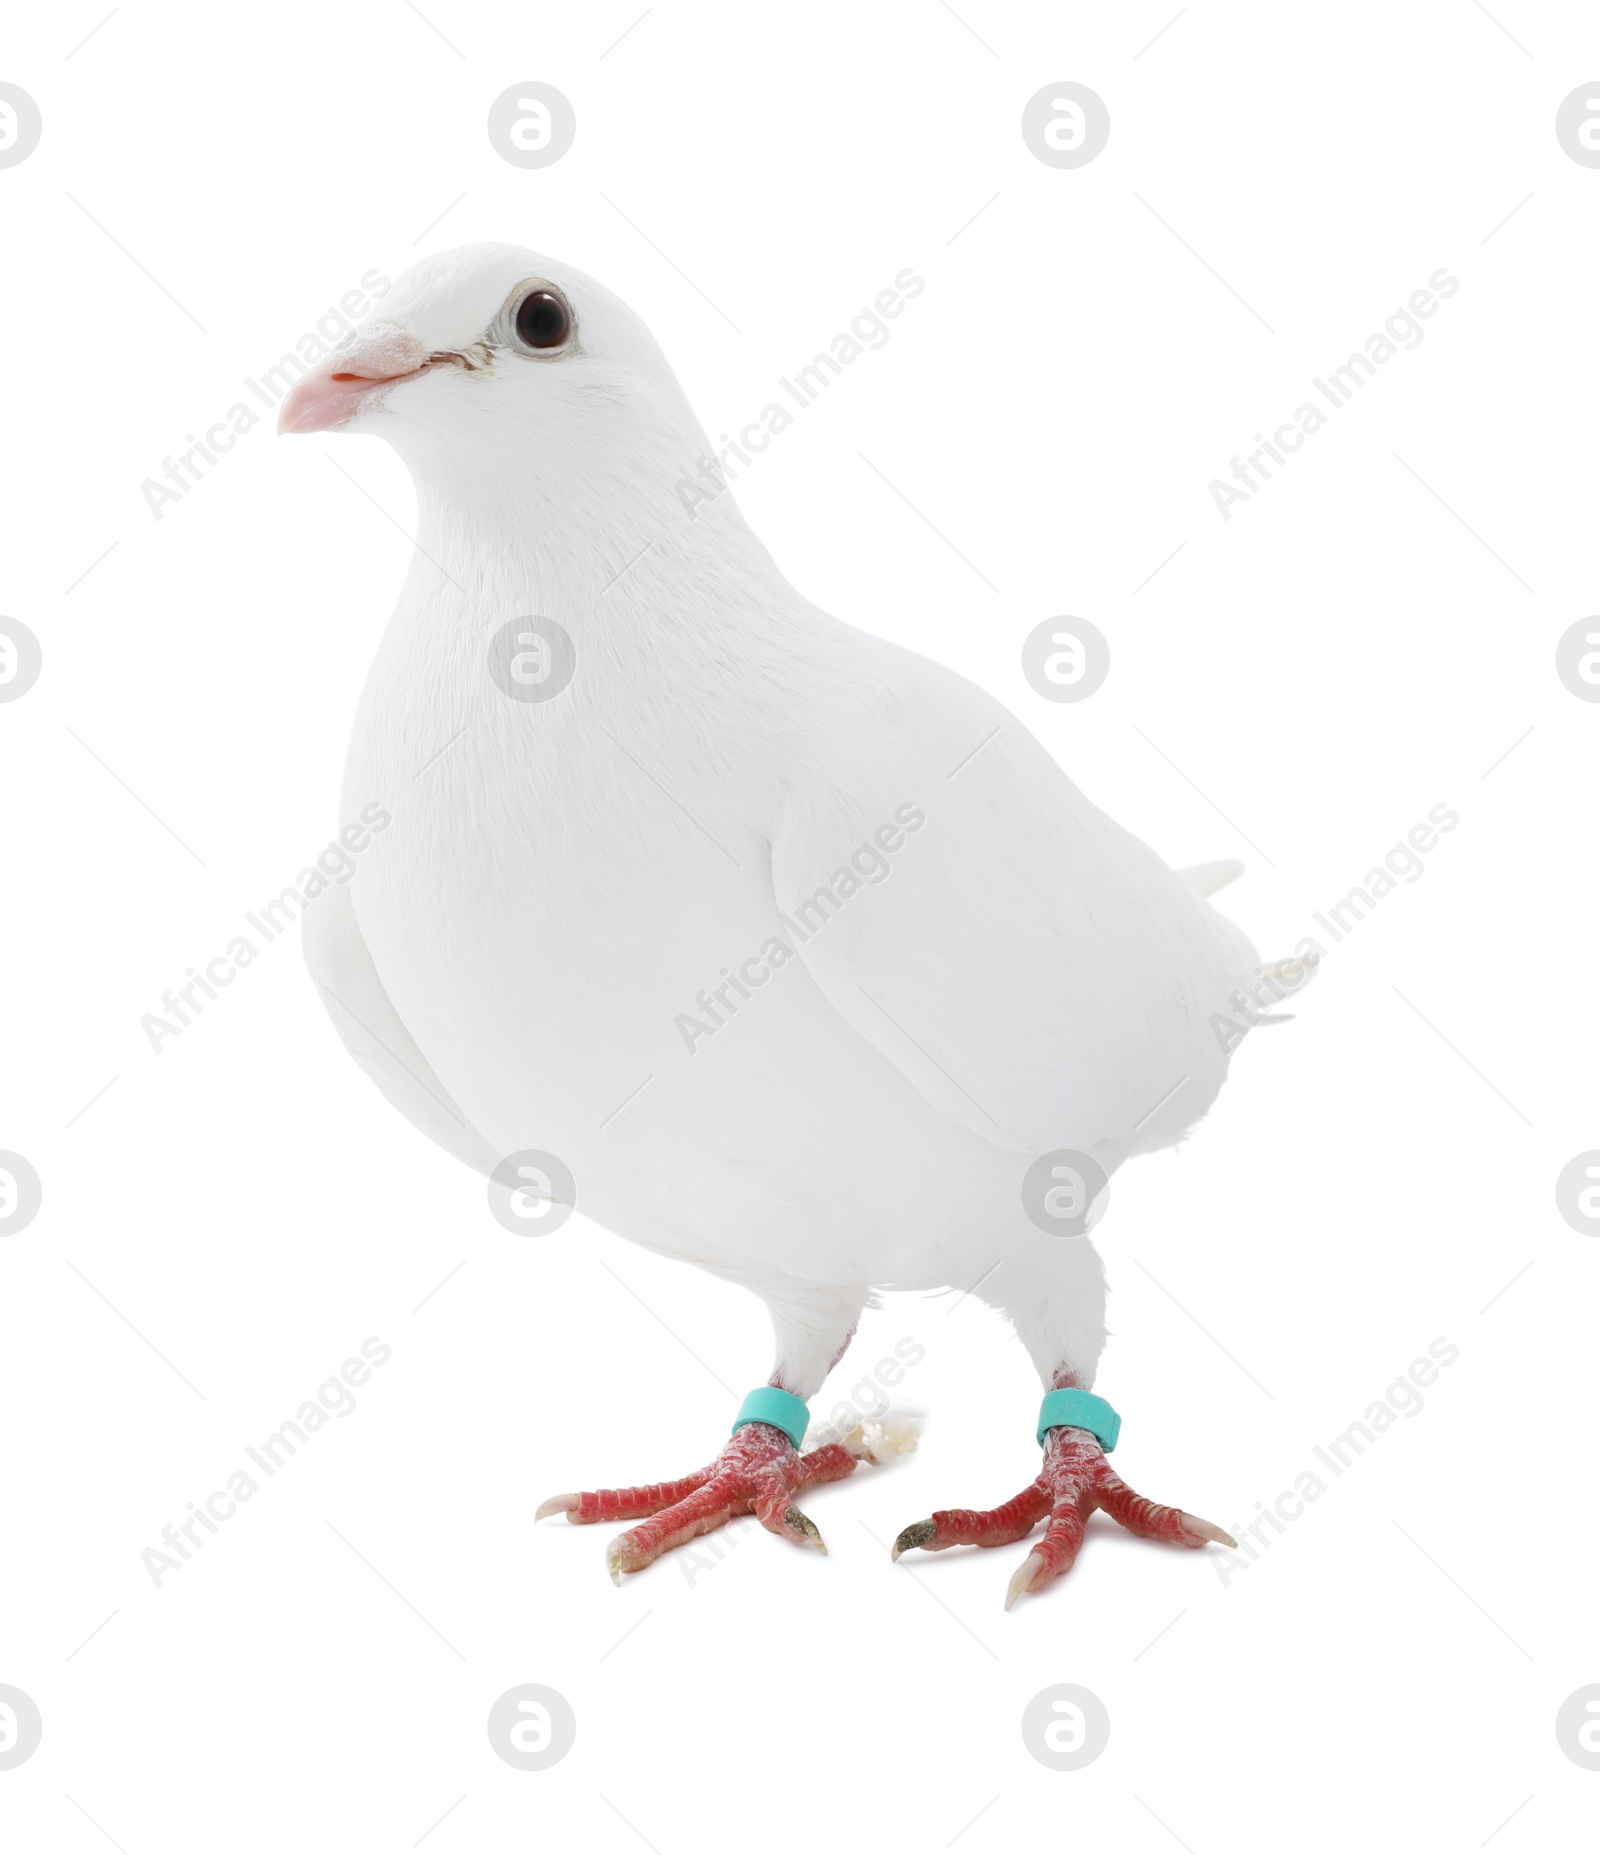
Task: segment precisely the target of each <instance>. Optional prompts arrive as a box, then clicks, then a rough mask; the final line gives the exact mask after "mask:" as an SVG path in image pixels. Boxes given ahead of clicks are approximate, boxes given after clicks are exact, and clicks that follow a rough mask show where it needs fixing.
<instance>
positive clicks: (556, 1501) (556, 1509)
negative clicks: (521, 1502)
mask: <svg viewBox="0 0 1600 1855" xmlns="http://www.w3.org/2000/svg"><path fill="white" fill-rule="evenodd" d="M582 1499H583V1496H582V1495H581V1494H552V1495H551V1497H550V1499H549V1500H548V1501H541V1502H540V1503H539V1505H538V1506H537V1507H536V1508H535V1509H534V1514H533V1517H534V1520H535V1521H536V1522H537V1521H540V1520H548V1519H549V1518H550V1516H551V1515H552V1514H571V1513H575V1512H576V1511H577V1508H578V1503H579V1502H580V1501H581V1500H582Z"/></svg>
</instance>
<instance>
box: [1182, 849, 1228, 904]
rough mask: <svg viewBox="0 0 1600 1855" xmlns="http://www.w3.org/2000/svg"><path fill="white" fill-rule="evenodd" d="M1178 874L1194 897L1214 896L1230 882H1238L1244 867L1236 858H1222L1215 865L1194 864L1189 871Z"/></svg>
mask: <svg viewBox="0 0 1600 1855" xmlns="http://www.w3.org/2000/svg"><path fill="white" fill-rule="evenodd" d="M1178 874H1179V875H1180V876H1181V877H1182V878H1183V880H1184V881H1185V882H1186V883H1188V885H1189V887H1190V888H1191V889H1193V890H1194V892H1195V894H1196V895H1215V894H1216V892H1217V891H1218V890H1219V889H1226V888H1227V886H1228V884H1229V883H1230V882H1237V881H1238V879H1239V878H1240V877H1241V876H1242V875H1243V874H1244V865H1243V864H1242V863H1241V862H1240V861H1239V859H1238V858H1237V857H1223V858H1222V859H1221V860H1220V861H1219V862H1216V863H1196V864H1195V865H1194V866H1193V867H1192V868H1191V869H1186V870H1179V871H1178Z"/></svg>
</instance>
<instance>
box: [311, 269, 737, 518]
mask: <svg viewBox="0 0 1600 1855" xmlns="http://www.w3.org/2000/svg"><path fill="white" fill-rule="evenodd" d="M278 429H279V431H280V432H320V431H330V430H334V429H337V430H340V431H349V432H363V433H371V434H373V435H375V436H379V437H383V438H387V439H388V440H389V442H390V443H391V444H393V445H394V447H395V448H396V450H398V451H399V452H400V453H401V455H402V457H404V458H405V460H406V462H407V463H408V464H409V465H410V466H411V468H412V471H413V473H414V474H415V475H417V476H418V477H419V479H422V480H431V481H432V483H434V484H435V485H446V486H451V487H452V488H453V489H454V491H455V493H457V494H460V495H462V496H464V497H472V496H475V495H478V494H483V493H485V492H489V493H492V492H493V490H494V489H495V488H496V487H500V488H503V487H504V486H505V483H506V481H507V479H508V476H510V477H514V478H515V479H516V480H518V481H519V482H520V483H522V484H523V485H525V486H526V487H528V488H529V489H532V488H535V487H536V486H537V485H538V484H539V482H540V481H541V480H543V481H544V482H545V485H546V487H547V488H549V489H554V488H555V487H556V484H557V483H558V481H559V482H568V483H570V482H571V481H572V480H574V479H576V480H577V481H579V482H581V481H583V480H584V479H585V478H587V479H589V481H590V483H591V485H592V486H596V487H597V486H598V481H604V482H607V483H608V485H609V487H611V488H612V489H613V490H616V489H617V488H619V487H621V486H622V484H624V483H625V482H627V481H628V480H629V479H638V480H640V481H644V480H649V481H650V482H651V483H652V484H655V483H658V482H662V480H663V473H666V475H665V482H664V484H663V487H665V486H666V485H667V484H670V482H671V477H672V473H674V472H676V471H677V470H679V469H682V468H688V469H690V470H692V469H693V467H694V466H693V461H692V460H693V458H694V456H695V455H696V454H697V453H699V452H700V451H702V450H703V449H704V448H705V438H704V434H703V433H702V432H701V431H700V428H699V426H698V424H697V423H696V421H695V418H694V415H693V413H692V412H691V411H690V409H689V405H688V402H687V400H686V399H685V397H684V395H683V392H682V389H681V388H680V387H679V386H678V383H677V381H676V380H675V379H674V377H673V374H672V370H671V368H670V367H669V366H668V365H667V362H666V358H665V356H664V355H663V354H662V352H661V350H660V348H659V347H658V346H657V344H656V341H655V339H654V337H653V336H652V335H651V334H650V331H649V330H648V329H647V328H646V327H645V325H644V323H643V322H642V321H641V320H640V318H639V317H638V316H636V315H635V314H634V312H633V311H632V310H631V309H629V308H628V306H627V304H625V303H624V302H622V300H621V299H620V298H619V297H617V296H614V295H613V294H612V292H611V291H609V290H608V289H606V288H605V286H604V285H603V284H599V283H596V282H595V281H594V279H593V278H591V277H586V276H585V275H584V274H583V272H582V271H579V270H575V269H574V268H573V267H572V266H571V265H570V264H563V263H561V262H559V261H558V260H557V259H554V258H548V257H541V256H540V255H539V254H538V253H537V252H532V251H525V250H522V249H521V248H519V247H518V246H515V245H463V246H461V247H459V248H458V249H456V250H454V251H445V252H440V253H439V254H438V255H436V256H434V257H429V258H424V259H423V260H422V261H421V262H420V263H419V264H415V265H413V266H412V268H411V269H410V270H408V271H406V272H404V273H403V274H402V275H401V276H400V277H399V278H398V279H396V281H395V283H394V285H393V286H392V288H391V289H390V290H389V291H388V292H387V293H386V294H385V295H384V296H383V297H382V298H381V299H380V300H379V301H378V302H377V303H376V304H375V305H374V307H373V309H372V311H371V313H370V314H369V315H368V316H367V318H366V319H365V321H363V322H362V323H361V324H360V326H359V327H357V328H356V329H355V330H354V331H353V332H352V334H351V335H350V336H348V337H347V338H346V340H345V341H344V342H343V343H341V345H340V346H339V348H338V349H337V350H336V351H335V352H334V353H333V354H332V355H330V356H329V357H328V358H327V359H326V360H324V361H322V362H321V363H319V364H318V365H317V366H315V367H314V368H313V369H312V370H311V371H310V372H309V373H307V374H306V375H305V376H304V377H303V378H302V379H300V380H299V381H297V382H296V383H295V385H294V386H293V387H292V388H291V389H290V391H289V394H288V396H287V397H286V398H285V400H284V402H283V406H282V409H281V412H280V415H279V421H278Z"/></svg>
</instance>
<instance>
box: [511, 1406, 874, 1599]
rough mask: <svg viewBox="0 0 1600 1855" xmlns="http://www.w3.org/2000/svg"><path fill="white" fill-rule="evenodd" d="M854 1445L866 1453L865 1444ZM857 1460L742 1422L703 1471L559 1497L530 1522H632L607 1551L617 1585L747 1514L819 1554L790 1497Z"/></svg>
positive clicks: (839, 1449)
mask: <svg viewBox="0 0 1600 1855" xmlns="http://www.w3.org/2000/svg"><path fill="white" fill-rule="evenodd" d="M857 1434H859V1433H857ZM860 1448H861V1449H862V1451H863V1454H865V1453H866V1452H867V1450H868V1444H867V1443H866V1442H865V1440H862V1441H861V1442H860ZM861 1459H862V1457H861V1456H858V1455H856V1454H855V1453H853V1450H852V1449H851V1448H847V1447H845V1445H844V1444H842V1443H827V1444H824V1445H823V1447H822V1448H820V1449H814V1450H812V1451H811V1452H810V1453H809V1454H808V1455H804V1456H802V1455H801V1454H800V1453H799V1452H798V1451H797V1450H796V1449H795V1447H794V1445H793V1444H792V1443H791V1442H790V1441H789V1439H788V1437H787V1436H785V1435H784V1433H783V1432H782V1431H781V1430H777V1429H774V1428H773V1427H772V1426H771V1425H770V1424H764V1423H750V1424H744V1425H742V1426H741V1427H740V1428H739V1430H738V1431H737V1432H736V1433H735V1434H734V1435H733V1436H732V1437H730V1438H729V1440H728V1441H727V1442H726V1443H725V1444H724V1445H723V1448H722V1453H721V1454H720V1455H719V1456H718V1457H717V1459H716V1461H715V1462H713V1463H712V1464H711V1466H710V1467H709V1468H704V1469H700V1470H698V1471H697V1472H696V1473H695V1474H693V1475H685V1476H682V1477H681V1478H680V1479H679V1480H677V1481H665V1482H656V1483H654V1484H652V1485H651V1486H649V1487H644V1488H621V1489H616V1488H602V1489H600V1490H598V1491H597V1492H595V1493H593V1494H558V1495H555V1496H553V1497H552V1498H551V1499H550V1500H548V1501H546V1502H544V1503H543V1505H542V1506H541V1507H540V1508H539V1509H538V1512H537V1513H536V1514H535V1516H534V1517H535V1519H538V1520H542V1519H544V1518H545V1517H546V1516H547V1515H549V1514H557V1513H564V1514H565V1515H566V1516H567V1519H568V1520H569V1521H571V1522H572V1523H573V1524H574V1525H577V1526H589V1525H592V1524H593V1523H594V1522H595V1521H598V1520H622V1521H629V1520H636V1521H638V1522H639V1523H640V1524H639V1525H637V1526H633V1527H630V1528H629V1530H628V1531H627V1532H625V1533H621V1534H619V1535H618V1536H617V1538H615V1539H614V1540H612V1542H611V1544H610V1546H609V1547H608V1548H607V1550H606V1565H607V1568H608V1569H609V1570H610V1573H611V1576H612V1578H613V1579H614V1580H615V1581H616V1582H617V1583H618V1584H620V1583H621V1582H622V1574H623V1573H624V1572H638V1571H643V1570H644V1568H645V1566H647V1565H649V1564H651V1563H652V1562H653V1561H654V1560H656V1559H658V1558H660V1557H661V1555H662V1554H663V1553H664V1552H670V1551H671V1550H672V1548H673V1547H674V1546H681V1545H683V1544H685V1542H686V1541H688V1540H691V1539H695V1538H697V1537H698V1536H699V1535H700V1534H702V1533H709V1532H711V1531H712V1530H713V1529H714V1528H716V1527H720V1526H724V1525H726V1523H727V1522H728V1521H729V1520H731V1519H733V1518H734V1517H735V1516H736V1515H739V1514H751V1513H753V1514H754V1515H755V1516H756V1518H757V1519H758V1520H759V1521H760V1522H761V1524H762V1525H763V1526H764V1527H765V1528H766V1529H767V1531H768V1532H769V1533H778V1534H781V1535H782V1536H783V1537H784V1538H785V1539H791V1540H794V1541H795V1542H796V1543H798V1544H800V1545H809V1546H815V1547H816V1549H817V1550H818V1551H819V1552H826V1551H827V1547H826V1546H825V1545H824V1544H823V1541H822V1535H821V1533H820V1532H819V1531H818V1530H817V1527H816V1523H815V1522H814V1521H813V1520H811V1519H810V1517H809V1516H808V1515H806V1514H805V1513H803V1512H802V1511H801V1509H800V1508H799V1506H798V1505H797V1504H796V1502H797V1497H798V1496H800V1495H801V1494H803V1493H804V1492H805V1491H806V1489H808V1488H815V1487H820V1486H821V1485H822V1484H823V1483H824V1482H830V1481H843V1480H844V1478H845V1476H847V1475H850V1474H852V1473H853V1472H854V1471H855V1467H856V1464H857V1462H858V1461H859V1460H861Z"/></svg>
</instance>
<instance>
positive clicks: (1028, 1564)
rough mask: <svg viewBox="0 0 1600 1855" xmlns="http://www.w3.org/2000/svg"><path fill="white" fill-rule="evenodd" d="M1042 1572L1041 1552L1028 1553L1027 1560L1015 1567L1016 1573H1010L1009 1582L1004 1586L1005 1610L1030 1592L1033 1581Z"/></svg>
mask: <svg viewBox="0 0 1600 1855" xmlns="http://www.w3.org/2000/svg"><path fill="white" fill-rule="evenodd" d="M1043 1570H1044V1554H1043V1553H1042V1552H1030V1553H1029V1554H1028V1556H1027V1558H1025V1559H1024V1560H1023V1561H1022V1563H1021V1564H1020V1565H1019V1566H1018V1567H1017V1569H1016V1571H1015V1572H1013V1573H1012V1575H1011V1582H1010V1584H1008V1585H1007V1586H1006V1609H1007V1610H1009V1609H1010V1608H1011V1606H1012V1605H1013V1604H1014V1603H1015V1602H1016V1601H1017V1599H1018V1598H1019V1597H1021V1596H1022V1595H1023V1593H1024V1592H1025V1591H1031V1590H1032V1589H1033V1581H1034V1579H1035V1578H1036V1577H1037V1576H1038V1574H1039V1573H1040V1572H1042V1571H1043Z"/></svg>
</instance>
